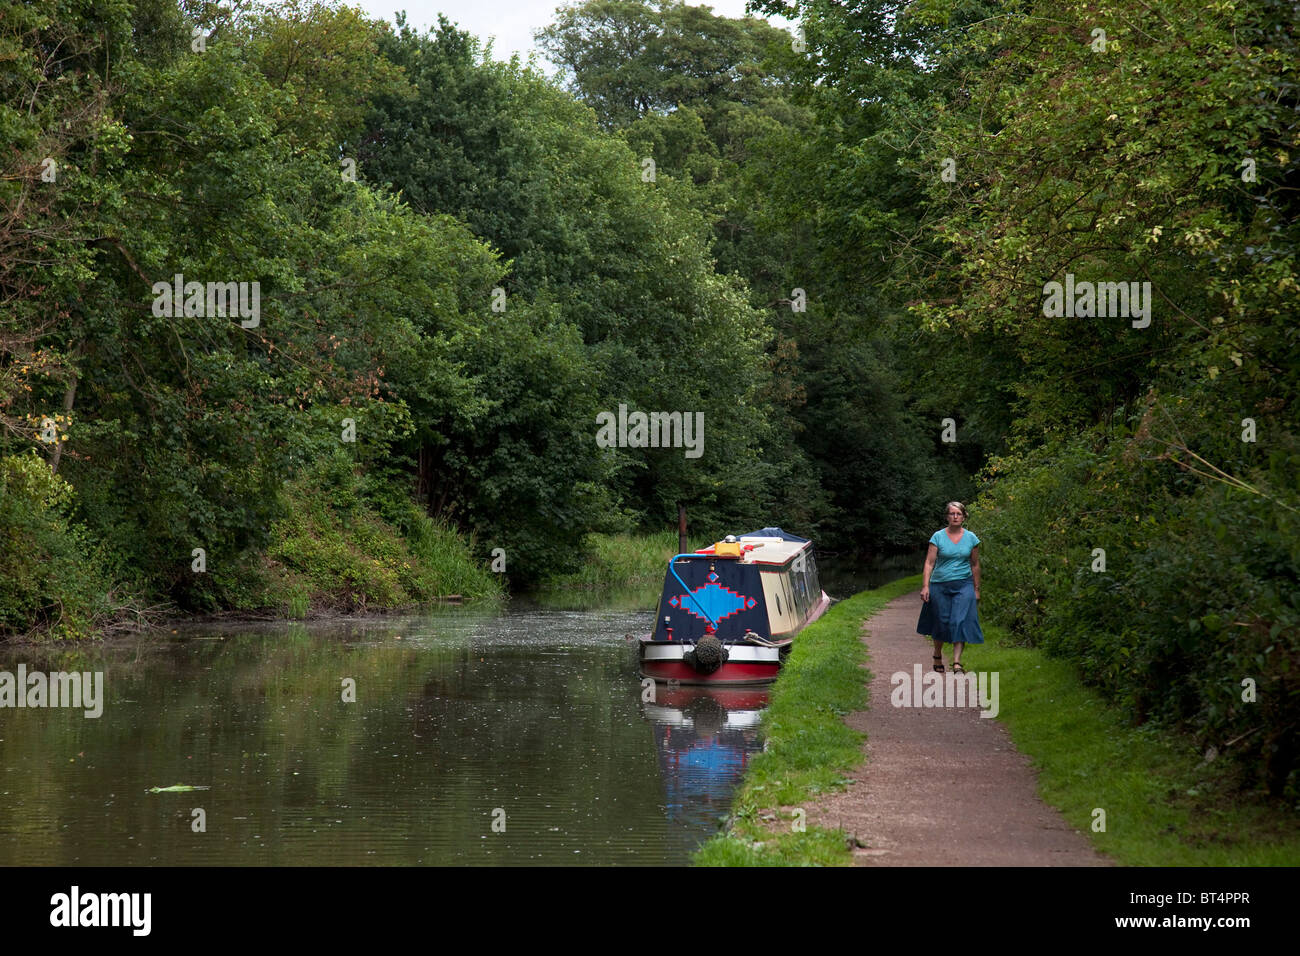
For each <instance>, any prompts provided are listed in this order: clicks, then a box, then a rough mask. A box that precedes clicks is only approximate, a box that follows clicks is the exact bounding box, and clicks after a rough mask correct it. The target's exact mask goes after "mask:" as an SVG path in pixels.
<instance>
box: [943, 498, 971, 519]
mask: <svg viewBox="0 0 1300 956" xmlns="http://www.w3.org/2000/svg"><path fill="white" fill-rule="evenodd" d="M950 508H956V509H957V510H958V511H960V512H961V516H962V517H963V518H969V517H970V515H968V514H967V513H966V506H965V505H964V504H962V503H961V502H960V501H950V502H948V503H947V504H946V505H944V506H943V517H944V520H945V521H946V520H947V519H948V510H949V509H950Z"/></svg>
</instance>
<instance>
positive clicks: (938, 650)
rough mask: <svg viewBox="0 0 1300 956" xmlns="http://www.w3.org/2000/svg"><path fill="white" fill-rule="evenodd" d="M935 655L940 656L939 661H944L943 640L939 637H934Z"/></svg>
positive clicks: (940, 662)
mask: <svg viewBox="0 0 1300 956" xmlns="http://www.w3.org/2000/svg"><path fill="white" fill-rule="evenodd" d="M934 656H935V657H936V658H938V661H937V663H939V664H942V663H943V640H942V639H941V638H938V637H936V638H935V639H934Z"/></svg>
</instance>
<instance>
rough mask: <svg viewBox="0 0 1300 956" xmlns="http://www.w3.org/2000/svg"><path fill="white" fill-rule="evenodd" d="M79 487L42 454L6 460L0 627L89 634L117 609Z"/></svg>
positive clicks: (0, 496) (0, 524)
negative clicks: (79, 516)
mask: <svg viewBox="0 0 1300 956" xmlns="http://www.w3.org/2000/svg"><path fill="white" fill-rule="evenodd" d="M73 501H74V493H73V489H72V486H71V485H69V484H68V483H67V482H65V481H64V480H63V479H62V478H59V477H58V476H57V475H54V474H51V473H50V468H49V465H47V464H46V463H45V462H44V461H43V460H42V459H41V458H40V457H39V456H37V455H36V454H31V455H7V456H5V457H2V458H0V633H7V634H29V633H31V632H34V631H35V632H45V633H48V634H49V635H50V636H53V637H59V638H74V637H83V636H86V635H88V634H89V633H90V632H91V631H92V630H93V628H94V627H95V623H96V621H97V620H99V619H100V618H102V617H104V616H106V615H107V614H108V613H110V611H111V607H110V601H109V597H108V595H109V592H110V590H111V585H110V583H109V581H108V578H107V575H106V574H105V572H104V571H103V568H102V566H101V564H100V561H99V555H98V553H97V551H96V549H95V548H94V547H93V546H92V544H91V543H90V541H89V540H88V536H87V534H86V532H85V529H84V528H82V527H81V526H80V525H77V524H74V523H73V522H72V521H71V520H70V519H69V515H70V513H71V511H72V507H73Z"/></svg>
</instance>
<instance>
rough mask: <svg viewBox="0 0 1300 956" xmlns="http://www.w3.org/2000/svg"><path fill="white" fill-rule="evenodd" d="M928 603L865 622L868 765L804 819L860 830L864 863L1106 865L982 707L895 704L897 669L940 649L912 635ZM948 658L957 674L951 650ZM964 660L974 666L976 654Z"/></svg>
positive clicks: (856, 720)
mask: <svg viewBox="0 0 1300 956" xmlns="http://www.w3.org/2000/svg"><path fill="white" fill-rule="evenodd" d="M920 609H921V592H920V591H913V592H912V593H911V594H907V595H904V596H903V597H901V598H897V599H895V600H893V601H891V602H889V604H887V605H886V606H885V607H884V608H883V609H882V610H881V611H880V612H879V613H877V614H876V615H875V616H874V617H872V618H871V619H870V620H868V622H867V624H866V627H865V628H864V633H863V640H864V641H865V642H866V644H867V647H868V649H869V650H870V652H871V663H870V667H871V671H872V674H873V675H874V676H873V677H872V680H871V703H870V705H869V706H870V709H869V710H864V711H858V712H856V713H853V714H850V715H849V716H848V717H847V718H846V720H847V721H848V724H849V726H851V727H853V728H855V729H856V730H861V731H865V732H866V734H867V743H866V750H867V760H866V763H864V764H863V765H862V766H861V767H859V768H858V769H857V770H855V771H854V772H853V773H852V774H850V776H852V777H853V781H854V782H853V783H852V784H851V785H850V786H849V788H848V789H847V790H846V791H844V792H840V793H832V794H825V795H823V796H822V797H820V798H819V800H818V802H817V803H816V804H814V805H813V806H810V807H807V808H806V809H807V811H808V817H807V820H808V822H809V823H815V824H818V825H820V826H827V827H838V828H840V829H842V830H844V831H845V832H847V833H849V834H851V835H854V836H856V837H857V839H858V842H859V843H860V844H863V845H865V849H864V848H862V847H858V848H856V849H855V850H854V851H853V859H854V863H855V864H857V865H859V866H1106V865H1109V864H1110V861H1109V860H1108V859H1107V858H1106V857H1104V856H1102V855H1101V854H1099V853H1097V852H1096V851H1095V850H1094V849H1092V847H1091V845H1090V844H1089V843H1088V839H1087V837H1085V836H1084V835H1083V834H1082V833H1079V832H1078V831H1076V830H1074V829H1073V828H1072V827H1071V826H1070V825H1069V824H1068V823H1066V822H1065V820H1064V818H1062V816H1061V814H1060V812H1059V811H1057V810H1056V809H1055V808H1053V807H1049V806H1047V805H1046V804H1045V803H1043V801H1042V800H1041V799H1039V797H1038V795H1037V793H1036V791H1035V772H1034V770H1033V769H1032V768H1031V767H1030V764H1029V759H1028V758H1027V757H1025V756H1023V755H1022V754H1020V753H1018V752H1017V751H1016V749H1015V747H1014V746H1013V745H1012V743H1011V738H1010V737H1009V736H1008V734H1007V732H1006V729H1005V728H1004V727H1003V726H1002V725H1001V724H1000V723H999V722H998V721H996V720H989V719H987V718H981V717H980V716H979V708H977V707H894V706H891V703H890V693H891V691H892V690H893V687H892V685H891V683H890V677H891V675H892V674H894V673H895V672H897V671H905V672H907V673H908V674H909V675H912V674H913V673H914V671H913V667H914V666H915V665H916V664H922V665H923V672H928V671H929V670H930V666H931V663H932V661H931V655H932V654H933V653H934V651H933V650H932V645H931V644H930V642H929V641H928V639H926V638H923V637H920V636H918V635H917V633H916V619H917V615H918V614H919V613H920ZM944 660H945V662H946V663H947V664H948V665H949V668H950V669H951V660H952V654H951V647H949V648H947V649H946V652H945V655H944ZM963 663H970V664H972V665H973V667H974V668H977V667H978V666H979V649H978V648H976V649H975V651H974V652H973V654H971V655H970V657H969V659H968V661H963ZM990 687H991V684H990ZM999 690H1000V691H1001V690H1005V688H1001V687H1000V688H999Z"/></svg>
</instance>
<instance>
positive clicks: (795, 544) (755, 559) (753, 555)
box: [736, 535, 811, 564]
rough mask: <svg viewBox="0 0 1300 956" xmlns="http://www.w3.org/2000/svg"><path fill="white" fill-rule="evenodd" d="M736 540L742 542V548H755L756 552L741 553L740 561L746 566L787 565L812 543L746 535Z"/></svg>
mask: <svg viewBox="0 0 1300 956" xmlns="http://www.w3.org/2000/svg"><path fill="white" fill-rule="evenodd" d="M736 540H738V541H739V542H740V545H741V547H742V548H743V547H744V546H745V545H747V544H752V545H754V546H755V547H754V550H752V551H744V552H742V553H741V555H740V560H741V562H742V563H744V564H785V562H787V561H789V560H790V559H791V558H792V557H794V556H795V555H796V554H798V553H799V552H800V551H802V550H803V549H804V548H807V547H808V546H809V544H810V543H811V542H808V541H786V540H785V539H784V538H763V537H758V536H757V535H756V536H754V537H750V536H749V535H745V536H744V537H741V538H737V539H736ZM760 545H761V547H760Z"/></svg>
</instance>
